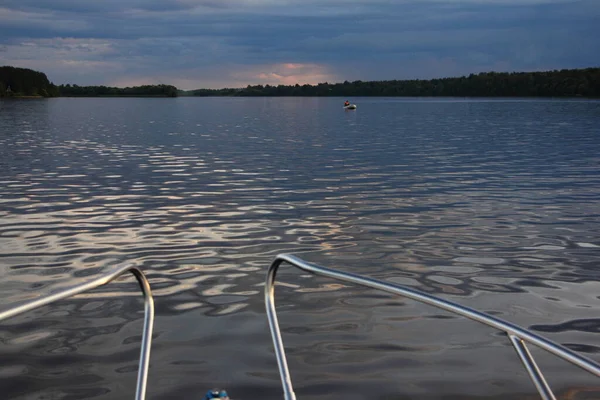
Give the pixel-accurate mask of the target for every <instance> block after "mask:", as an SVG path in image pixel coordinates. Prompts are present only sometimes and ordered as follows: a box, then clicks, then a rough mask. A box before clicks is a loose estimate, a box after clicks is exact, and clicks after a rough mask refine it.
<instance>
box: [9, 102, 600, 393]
mask: <svg viewBox="0 0 600 400" xmlns="http://www.w3.org/2000/svg"><path fill="white" fill-rule="evenodd" d="M361 103H362V105H361V109H360V112H357V113H351V114H350V113H339V112H338V111H339V110H338V108H339V106H338V105H336V104H337V103H336V100H335V99H284V100H281V99H277V100H273V99H176V100H164V99H86V100H85V101H79V100H73V99H54V100H51V101H40V102H19V101H13V102H0V110H1V113H0V132H1V133H0V243H1V246H0V276H1V277H2V279H1V280H0V289H1V290H2V295H3V296H2V299H3V300H2V305H3V306H9V305H10V304H14V303H16V302H19V301H22V300H25V299H30V298H34V297H35V296H38V295H39V294H40V293H48V292H50V291H52V290H55V289H57V288H60V287H64V286H67V285H70V284H72V283H73V282H74V281H81V280H83V279H86V278H88V277H89V276H93V275H94V274H97V273H99V272H100V271H101V270H103V269H104V268H107V267H109V266H111V265H114V264H116V263H119V262H123V261H135V262H136V263H139V264H140V265H141V266H142V267H143V268H144V270H145V271H146V272H147V273H148V276H149V278H150V281H151V284H152V287H153V291H154V294H155V296H156V297H157V299H156V306H157V326H156V338H155V340H154V344H155V347H154V350H153V355H152V369H151V378H150V385H149V393H151V394H152V395H151V397H152V398H165V399H166V398H184V397H186V396H188V395H189V393H190V390H193V391H194V393H203V391H204V390H207V389H208V388H211V387H213V386H225V387H227V389H228V391H229V392H230V393H231V394H232V395H233V396H234V398H250V397H261V398H267V397H268V398H276V397H279V396H280V388H279V378H278V376H277V370H276V364H275V359H274V357H273V354H272V347H271V343H270V337H269V333H268V329H267V326H266V322H265V321H266V320H265V315H264V311H263V304H262V288H263V286H262V285H263V281H264V274H265V270H266V267H267V265H268V264H269V262H270V261H271V260H272V258H273V257H274V256H275V255H276V254H278V253H282V252H291V253H295V254H299V255H301V256H303V257H305V258H306V259H308V260H310V261H314V262H317V263H321V264H324V265H328V266H333V267H338V268H340V269H343V270H346V271H350V272H356V273H361V274H365V275H369V276H373V277H376V278H379V279H385V280H389V281H392V282H397V283H401V284H404V285H408V286H411V287H415V288H418V289H420V290H423V291H426V292H430V293H434V294H437V295H441V296H443V297H446V298H451V299H453V300H456V301H458V302H460V303H462V304H465V305H471V306H474V307H476V308H478V309H481V310H484V311H488V312H492V313H494V314H496V315H499V316H501V317H503V318H506V319H508V320H510V321H514V322H516V323H521V324H524V325H525V326H529V327H531V328H532V329H534V330H536V331H539V332H542V333H544V334H547V335H548V336H549V337H551V338H553V339H555V340H557V341H559V342H561V343H563V344H565V345H567V346H569V347H571V348H572V349H574V350H575V351H578V352H582V353H586V354H588V355H591V356H597V354H598V353H599V351H598V346H597V343H596V342H597V337H596V336H597V333H598V329H597V328H598V327H597V320H596V319H594V315H593V313H592V310H593V309H596V308H597V307H598V306H600V297H599V296H598V295H597V290H596V286H597V282H598V278H599V272H598V268H597V266H598V262H599V261H600V253H599V249H600V241H599V240H598V238H599V237H600V229H599V226H600V224H599V222H600V212H598V206H597V204H598V201H599V200H600V189H599V188H600V173H599V171H600V169H599V168H598V167H599V166H600V156H599V154H600V140H599V136H598V135H597V133H598V130H597V127H598V126H599V123H600V119H599V116H600V113H599V111H600V103H599V102H592V101H581V102H561V101H556V102H551V101H527V102H520V101H472V100H468V101H457V100H442V101H438V100H430V101H423V100H410V99H409V100H400V99H363V100H361ZM280 279H281V284H280V287H279V290H278V304H279V307H280V308H281V311H280V312H281V314H280V319H281V322H282V326H283V327H284V331H285V332H284V335H285V340H286V346H288V347H289V352H290V353H289V361H290V365H291V368H292V373H293V377H294V382H295V384H296V386H297V392H298V394H299V397H302V398H313V397H314V398H317V397H318V398H326V397H327V396H334V395H335V398H339V397H344V398H355V397H356V394H357V393H365V391H369V393H372V394H373V396H375V397H381V398H384V397H385V398H389V397H394V396H395V397H402V396H404V397H406V398H439V396H442V395H446V396H451V395H455V396H458V397H460V398H465V399H468V398H471V397H472V398H476V397H477V396H483V395H489V396H491V395H494V396H499V398H500V397H501V398H508V396H514V397H515V398H522V396H524V395H529V394H531V393H532V387H531V384H530V383H529V382H528V380H527V376H526V374H525V373H524V372H523V371H521V370H519V369H518V368H517V365H518V364H517V363H518V360H515V359H514V355H513V353H514V351H512V350H511V348H510V344H509V343H508V342H506V338H505V337H502V336H501V335H497V334H494V333H491V332H489V330H486V329H485V328H482V327H479V326H477V325H475V326H473V325H472V324H471V323H469V322H465V321H463V320H462V319H460V318H455V317H450V316H448V315H447V314H445V313H442V312H438V311H436V310H433V309H431V308H428V307H425V306H421V305H418V304H415V303H413V302H410V301H405V300H403V299H395V298H390V297H389V296H386V295H379V294H375V293H373V292H372V291H370V290H363V289H360V288H355V287H352V286H348V285H342V284H338V283H335V282H332V281H330V280H327V279H322V278H315V277H311V276H307V275H305V274H299V273H297V272H295V271H292V270H290V269H289V268H283V269H282V271H281V272H280ZM113 295H118V296H115V297H112V296H113ZM138 297H139V295H138V294H137V292H136V287H135V285H134V284H133V280H132V279H131V278H126V279H124V280H122V281H119V282H118V283H115V284H113V285H111V286H110V287H108V288H105V289H102V290H97V291H94V292H91V293H88V294H86V295H83V296H81V297H80V298H79V299H73V300H70V301H65V302H64V303H61V304H60V305H57V306H56V307H53V308H43V309H41V310H39V311H37V312H33V313H31V314H28V315H27V316H22V317H18V318H15V319H14V320H10V321H7V322H6V323H5V324H4V325H3V326H2V327H1V329H0V330H1V331H2V333H1V336H2V338H3V344H2V346H1V347H2V350H1V351H2V354H3V356H4V358H5V361H6V362H5V363H4V365H3V367H2V369H0V389H2V391H3V393H6V396H8V397H11V398H15V399H17V398H23V399H24V398H41V397H44V396H45V398H53V397H54V398H82V397H86V398H87V397H90V398H91V397H94V398H98V399H108V398H110V399H119V398H130V397H131V394H132V393H133V390H134V383H135V374H136V359H137V351H138V350H137V349H138V348H139V335H140V329H141V317H142V315H143V314H142V310H141V302H140V300H139V298H138ZM82 300H85V301H82ZM442 329H443V331H442ZM465 333H466V335H465ZM490 359H493V360H494V364H491V363H490V362H489V360H490ZM558 364H560V363H557V362H553V361H552V360H549V364H548V367H544V371H545V372H546V371H547V372H548V375H549V379H550V381H551V382H552V383H553V387H555V388H557V389H558V390H563V392H564V393H571V394H572V393H582V392H585V391H588V392H590V393H592V395H593V394H594V393H595V392H593V390H592V389H593V383H591V382H592V381H591V380H590V378H589V377H587V376H585V375H584V374H583V375H581V376H580V375H578V373H577V372H575V371H573V369H571V368H570V367H568V366H564V365H562V364H561V365H558ZM365 365H368V368H365ZM545 365H546V364H545ZM457 367H458V368H457ZM449 368H450V369H451V370H452V371H453V372H452V374H449V373H447V371H448V369H449ZM546 368H547V369H546ZM398 377H401V378H402V382H404V383H402V384H398ZM466 382H469V385H465V383H466ZM591 388H592V389H591ZM594 390H596V391H597V389H594ZM588 394H589V393H588ZM253 395H255V396H253ZM386 396H388V397H386ZM359 397H360V398H363V396H359ZM356 398H358V397H356Z"/></svg>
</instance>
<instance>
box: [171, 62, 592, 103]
mask: <svg viewBox="0 0 600 400" xmlns="http://www.w3.org/2000/svg"><path fill="white" fill-rule="evenodd" d="M180 94H181V95H188V96H332V97H333V96H338V97H353V96H386V97H387V96H391V97H394V96H406V97H420V96H431V97H434V96H440V97H600V68H585V69H570V70H568V69H563V70H555V71H546V72H512V73H508V72H482V73H480V74H471V75H469V76H462V77H458V78H441V79H428V80H422V79H414V80H393V81H364V82H363V81H354V82H348V81H346V82H343V83H333V84H330V83H319V84H318V85H288V86H286V85H278V86H270V85H264V86H263V85H254V86H251V85H248V86H247V87H246V88H244V89H198V90H191V91H188V92H184V93H180Z"/></svg>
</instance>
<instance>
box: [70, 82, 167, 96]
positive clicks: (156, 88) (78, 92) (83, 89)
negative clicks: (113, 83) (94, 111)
mask: <svg viewBox="0 0 600 400" xmlns="http://www.w3.org/2000/svg"><path fill="white" fill-rule="evenodd" d="M58 91H59V93H60V95H61V96H65V97H102V96H119V97H126V96H131V97H135V96H138V97H177V94H178V91H177V88H176V87H175V86H171V85H142V86H134V87H126V88H117V87H109V86H78V85H70V84H67V85H60V86H58Z"/></svg>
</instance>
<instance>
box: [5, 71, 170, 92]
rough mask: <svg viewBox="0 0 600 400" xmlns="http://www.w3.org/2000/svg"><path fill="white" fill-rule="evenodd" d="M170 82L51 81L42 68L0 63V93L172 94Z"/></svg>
mask: <svg viewBox="0 0 600 400" xmlns="http://www.w3.org/2000/svg"><path fill="white" fill-rule="evenodd" d="M177 94H178V90H177V88H176V87H175V86H171V85H143V86H135V87H126V88H116V87H108V86H78V85H70V84H68V85H59V86H57V85H55V84H53V83H52V82H50V81H49V80H48V77H47V76H46V74H44V73H43V72H39V71H34V70H32V69H28V68H16V67H10V66H4V67H0V97H58V96H65V97H98V96H143V97H152V96H156V97H176V96H177Z"/></svg>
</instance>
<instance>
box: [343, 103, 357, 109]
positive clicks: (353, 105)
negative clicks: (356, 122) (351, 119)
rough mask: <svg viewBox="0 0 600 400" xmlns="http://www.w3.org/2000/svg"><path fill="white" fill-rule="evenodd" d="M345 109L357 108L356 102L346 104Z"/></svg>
mask: <svg viewBox="0 0 600 400" xmlns="http://www.w3.org/2000/svg"><path fill="white" fill-rule="evenodd" d="M344 110H356V104H349V105H347V106H344Z"/></svg>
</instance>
